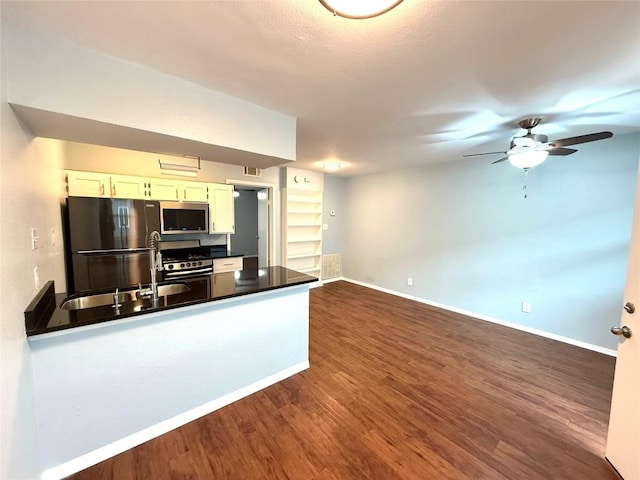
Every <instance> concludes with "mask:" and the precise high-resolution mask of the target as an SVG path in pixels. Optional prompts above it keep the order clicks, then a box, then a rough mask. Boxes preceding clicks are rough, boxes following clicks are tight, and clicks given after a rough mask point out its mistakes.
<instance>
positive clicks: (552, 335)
mask: <svg viewBox="0 0 640 480" xmlns="http://www.w3.org/2000/svg"><path fill="white" fill-rule="evenodd" d="M341 280H344V281H345V282H349V283H355V284H356V285H360V286H362V287H367V288H372V289H373V290H379V291H381V292H384V293H390V294H391V295H396V296H398V297H403V298H407V299H409V300H414V301H416V302H420V303H424V304H426V305H431V306H432V307H438V308H442V309H444V310H449V311H451V312H455V313H460V314H462V315H466V316H468V317H472V318H475V319H477V320H483V321H485V322H491V323H496V324H498V325H502V326H504V327H509V328H513V329H515V330H521V331H523V332H527V333H532V334H534V335H538V336H540V337H545V338H550V339H551V340H556V341H558V342H562V343H568V344H569V345H573V346H576V347H580V348H586V349H587V350H593V351H594V352H598V353H603V354H605V355H609V356H611V357H616V356H617V355H618V352H617V351H616V350H611V349H610V348H604V347H601V346H599V345H594V344H592V343H587V342H581V341H580V340H575V339H573V338H569V337H563V336H562V335H556V334H555V333H549V332H545V331H544V330H538V329H537V328H531V327H526V326H524V325H519V324H517V323H511V322H507V321H504V320H499V319H497V318H492V317H488V316H486V315H482V314H480V313H475V312H470V311H469V310H463V309H461V308H457V307H452V306H450V305H445V304H443V303H438V302H432V301H431V300H426V299H424V298H420V297H414V296H413V295H407V294H404V293H401V292H396V291H395V290H389V289H388V288H383V287H378V286H377V285H372V284H370V283H365V282H360V281H358V280H353V279H351V278H341Z"/></svg>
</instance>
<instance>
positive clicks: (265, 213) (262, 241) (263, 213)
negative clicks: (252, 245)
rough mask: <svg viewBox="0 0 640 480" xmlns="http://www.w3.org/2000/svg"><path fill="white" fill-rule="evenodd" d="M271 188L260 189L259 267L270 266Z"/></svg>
mask: <svg viewBox="0 0 640 480" xmlns="http://www.w3.org/2000/svg"><path fill="white" fill-rule="evenodd" d="M270 201H271V199H270V198H269V189H268V188H264V189H262V190H258V267H259V268H264V267H268V266H269V202H270Z"/></svg>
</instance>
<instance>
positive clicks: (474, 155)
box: [462, 151, 507, 157]
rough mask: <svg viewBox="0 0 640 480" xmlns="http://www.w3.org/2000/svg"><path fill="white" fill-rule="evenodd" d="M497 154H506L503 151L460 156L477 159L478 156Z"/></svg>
mask: <svg viewBox="0 0 640 480" xmlns="http://www.w3.org/2000/svg"><path fill="white" fill-rule="evenodd" d="M497 153H507V152H505V151H502V152H486V153H469V154H467V155H462V156H463V157H477V156H478V155H495V154H497Z"/></svg>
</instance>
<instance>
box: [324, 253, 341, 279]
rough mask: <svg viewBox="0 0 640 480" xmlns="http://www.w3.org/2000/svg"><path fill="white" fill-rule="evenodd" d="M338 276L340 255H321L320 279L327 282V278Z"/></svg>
mask: <svg viewBox="0 0 640 480" xmlns="http://www.w3.org/2000/svg"><path fill="white" fill-rule="evenodd" d="M340 275H341V273H340V254H339V253H332V254H330V255H323V257H322V278H323V279H324V280H327V279H329V278H336V277H339V276H340Z"/></svg>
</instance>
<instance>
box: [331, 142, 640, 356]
mask: <svg viewBox="0 0 640 480" xmlns="http://www.w3.org/2000/svg"><path fill="white" fill-rule="evenodd" d="M577 148H579V152H578V153H575V154H574V155H572V156H571V157H549V159H548V160H547V162H545V163H544V164H543V165H541V166H539V167H536V168H534V169H532V170H531V172H530V174H529V198H528V199H526V200H525V199H524V198H523V191H522V185H523V174H522V171H520V170H518V169H516V168H514V167H512V166H511V165H509V164H508V163H503V164H498V165H490V162H491V159H485V158H473V159H469V160H463V161H455V162H450V163H446V164H439V165H433V166H427V167H422V168H411V169H405V170H400V171H394V172H389V173H382V174H376V175H369V176H364V177H359V178H350V179H349V180H348V182H347V196H346V205H347V210H348V212H347V218H346V222H345V241H344V248H343V258H344V267H343V275H344V276H345V277H348V278H352V279H355V280H358V281H361V282H366V283H370V284H374V285H377V286H380V287H383V288H388V289H391V290H395V291H398V292H402V293H404V294H408V295H413V296H416V297H420V298H423V299H426V300H429V301H433V302H438V303H441V304H445V305H449V306H453V307H457V308H459V309H463V310H467V311H471V312H474V313H477V314H481V315H485V316H488V317H492V318H495V319H498V320H502V321H507V322H512V323H516V324H520V325H523V326H528V327H531V328H535V329H539V330H543V331H546V332H549V333H553V334H557V335H561V336H565V337H569V338H572V339H575V340H578V341H581V342H586V343H589V344H593V345H597V346H600V347H604V348H611V349H615V347H616V341H617V340H616V339H615V338H614V337H613V336H612V335H611V334H610V333H609V328H610V327H611V325H614V324H617V323H618V322H619V319H620V311H621V310H620V309H621V305H622V303H621V302H622V292H623V287H624V281H625V272H626V262H627V250H628V247H629V239H630V231H631V217H632V208H633V198H634V191H635V174H636V171H637V168H638V157H639V151H640V137H638V136H637V135H624V136H616V137H613V138H612V139H610V140H605V141H601V142H595V143H590V144H584V145H579V146H578V147H577ZM408 277H412V278H413V286H412V287H410V286H408V285H407V278H408ZM522 301H528V302H530V304H531V313H529V314H525V313H522V312H521V302H522Z"/></svg>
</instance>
